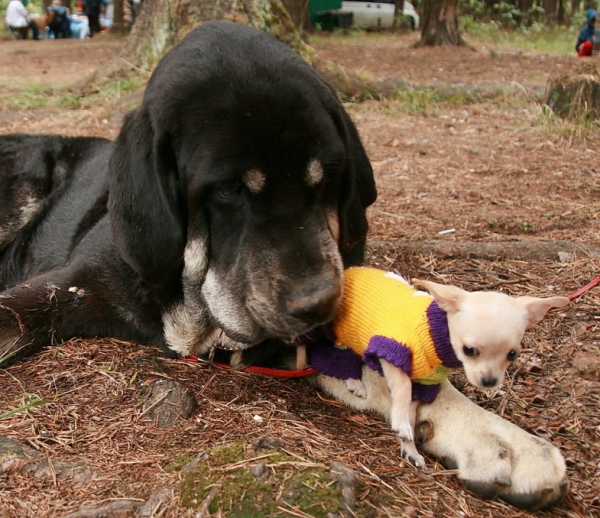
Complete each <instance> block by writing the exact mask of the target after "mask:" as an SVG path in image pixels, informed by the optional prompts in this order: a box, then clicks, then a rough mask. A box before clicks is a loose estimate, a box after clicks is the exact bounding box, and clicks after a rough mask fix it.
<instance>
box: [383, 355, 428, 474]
mask: <svg viewBox="0 0 600 518" xmlns="http://www.w3.org/2000/svg"><path fill="white" fill-rule="evenodd" d="M380 361H381V368H382V369H383V374H384V378H385V381H386V383H387V385H388V387H389V389H390V394H391V396H392V406H391V411H390V425H391V427H392V430H394V432H396V436H397V437H398V440H399V441H400V444H401V445H402V456H403V457H404V458H405V459H406V460H408V461H409V462H410V463H411V464H414V465H415V466H417V467H418V468H424V467H425V459H424V458H423V457H422V456H421V455H419V453H418V452H417V447H416V446H415V441H414V424H415V420H416V413H417V407H416V405H415V404H413V402H412V401H411V400H412V383H411V381H410V378H409V377H408V376H407V375H406V373H404V372H403V371H401V370H400V369H399V368H398V367H396V366H394V365H392V364H391V363H388V362H386V361H385V360H380Z"/></svg>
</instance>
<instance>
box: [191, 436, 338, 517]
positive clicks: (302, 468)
mask: <svg viewBox="0 0 600 518" xmlns="http://www.w3.org/2000/svg"><path fill="white" fill-rule="evenodd" d="M257 457H260V459H256V460H252V459H251V458H249V459H245V456H244V445H243V444H242V443H239V442H238V443H234V444H231V445H227V446H221V447H216V448H214V449H213V450H211V452H210V455H209V457H208V459H207V460H206V461H205V462H203V463H201V464H200V465H198V466H197V467H196V468H194V469H192V470H189V471H187V470H183V471H182V479H181V484H180V494H181V503H182V504H183V505H184V506H185V507H188V508H191V509H197V508H198V507H199V506H200V505H202V502H203V501H204V500H205V499H206V498H207V497H208V496H209V495H210V494H211V490H213V489H214V488H215V486H218V490H217V491H216V494H215V496H214V498H213V500H212V502H211V503H210V506H209V511H210V512H211V513H221V514H223V515H225V516H229V517H232V518H233V517H238V518H242V517H244V518H253V517H257V518H259V517H275V516H289V515H288V514H287V513H285V512H284V511H282V508H283V509H285V508H289V506H293V507H294V508H295V509H299V510H301V511H302V512H304V513H306V514H309V515H310V516H315V517H317V518H320V517H323V518H325V517H327V516H328V515H329V514H338V513H339V512H340V510H341V504H340V491H339V489H338V487H337V484H336V483H334V482H333V481H332V479H331V476H330V473H329V469H328V468H326V467H325V466H321V465H318V464H311V463H303V462H298V459H297V458H294V457H292V456H290V455H287V454H286V453H285V452H281V451H276V450H262V451H261V452H260V454H258V455H257ZM260 463H264V468H263V470H262V474H261V475H258V476H256V474H254V475H253V474H252V473H251V471H250V470H251V469H252V468H254V467H256V466H257V465H258V464H260ZM259 471H260V470H259Z"/></svg>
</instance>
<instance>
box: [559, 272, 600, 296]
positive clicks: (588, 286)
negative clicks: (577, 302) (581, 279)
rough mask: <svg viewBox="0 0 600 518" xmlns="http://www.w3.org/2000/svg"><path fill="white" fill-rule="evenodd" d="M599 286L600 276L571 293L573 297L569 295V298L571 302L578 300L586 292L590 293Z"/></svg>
mask: <svg viewBox="0 0 600 518" xmlns="http://www.w3.org/2000/svg"><path fill="white" fill-rule="evenodd" d="M598 284H600V275H598V277H596V278H595V279H594V280H592V281H590V282H588V283H587V284H586V285H585V286H584V287H583V288H579V289H578V290H577V291H574V292H573V293H571V295H568V296H567V298H568V299H569V300H573V299H576V298H577V297H579V296H580V295H583V294H584V293H585V292H586V291H590V290H591V289H592V288H593V287H594V286H598Z"/></svg>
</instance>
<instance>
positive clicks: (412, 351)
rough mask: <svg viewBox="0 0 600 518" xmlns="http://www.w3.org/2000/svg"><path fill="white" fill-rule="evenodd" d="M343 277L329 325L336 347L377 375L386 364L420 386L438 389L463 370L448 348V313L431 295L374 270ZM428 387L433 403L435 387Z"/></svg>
mask: <svg viewBox="0 0 600 518" xmlns="http://www.w3.org/2000/svg"><path fill="white" fill-rule="evenodd" d="M344 275H345V279H344V296H343V298H342V302H341V305H340V308H339V310H338V313H337V315H336V317H335V319H334V321H333V323H332V331H333V334H334V335H335V343H336V344H337V345H338V346H342V347H347V348H350V349H352V350H353V351H354V352H355V353H357V354H358V355H360V356H361V357H362V359H363V361H365V362H366V363H367V364H368V365H369V366H370V367H371V368H373V369H374V370H377V371H378V372H379V373H380V374H383V372H382V370H381V364H380V362H379V359H384V360H386V361H388V362H389V363H391V364H393V365H395V366H396V367H398V368H399V369H401V370H402V371H404V372H405V373H406V374H407V375H408V376H410V378H411V379H412V380H413V382H414V383H418V384H420V385H439V383H441V382H442V381H443V380H444V379H445V378H446V377H447V376H448V374H449V373H450V370H451V369H452V368H457V367H460V366H461V365H462V364H461V362H460V360H458V358H457V357H456V355H455V353H454V350H453V349H452V345H451V344H450V336H449V331H448V321H447V317H446V313H445V312H444V311H443V310H442V309H441V308H440V307H439V306H438V304H437V302H435V300H433V298H432V297H431V296H430V295H429V294H427V293H425V292H422V291H417V290H415V289H414V288H413V287H412V286H410V284H409V283H408V282H407V281H406V280H405V279H403V278H402V277H400V276H399V275H395V274H393V273H388V272H384V271H381V270H377V269H374V268H362V267H359V268H349V269H347V270H346V271H345V274H344ZM413 387H414V384H413ZM431 388H432V389H433V391H430V392H432V394H431V395H432V396H433V399H435V395H437V389H438V388H439V387H436V388H435V389H434V388H433V387H431ZM418 399H423V400H429V401H430V400H432V399H431V397H424V398H421V397H418Z"/></svg>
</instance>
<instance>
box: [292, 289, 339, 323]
mask: <svg viewBox="0 0 600 518" xmlns="http://www.w3.org/2000/svg"><path fill="white" fill-rule="evenodd" d="M341 294H342V290H341V286H340V285H339V284H337V283H332V284H329V285H327V286H326V287H321V288H320V289H318V290H317V291H312V292H309V293H307V291H306V290H303V291H302V292H300V293H295V294H294V295H295V296H293V297H292V298H290V300H288V302H287V304H286V307H287V310H288V313H289V314H290V315H291V316H293V317H294V318H297V319H299V320H302V321H304V322H306V323H307V324H311V325H317V324H323V323H325V322H327V321H329V320H331V319H332V318H333V315H334V313H335V310H336V309H337V306H338V303H339V301H340V297H341Z"/></svg>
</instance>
